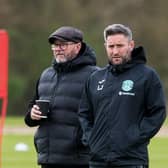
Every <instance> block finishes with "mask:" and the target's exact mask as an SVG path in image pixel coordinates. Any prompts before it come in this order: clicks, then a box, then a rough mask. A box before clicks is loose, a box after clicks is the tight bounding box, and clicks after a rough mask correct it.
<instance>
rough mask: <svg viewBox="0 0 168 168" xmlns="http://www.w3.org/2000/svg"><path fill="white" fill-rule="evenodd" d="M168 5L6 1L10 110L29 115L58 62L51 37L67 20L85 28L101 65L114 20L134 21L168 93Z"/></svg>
mask: <svg viewBox="0 0 168 168" xmlns="http://www.w3.org/2000/svg"><path fill="white" fill-rule="evenodd" d="M167 6H168V1H166V0H160V1H157V0H148V1H145V0H126V1H124V0H103V1H100V0H71V1H70V0H28V1H23V0H1V1H0V28H1V29H2V28H3V29H6V30H7V31H8V33H9V37H10V51H9V53H10V54H9V103H8V115H24V114H25V112H26V106H27V103H28V101H29V99H30V98H31V97H32V94H33V91H34V88H35V83H36V80H37V79H38V77H39V75H40V73H41V71H42V70H43V69H44V68H46V67H47V66H48V65H50V64H51V61H52V52H51V51H50V46H49V44H48V36H49V34H50V33H52V32H53V31H54V30H55V29H56V28H58V27H60V26H63V25H70V26H75V27H78V28H79V29H81V30H82V31H83V32H84V36H85V41H86V42H87V43H89V44H90V45H91V46H92V47H93V48H94V49H95V51H96V53H97V62H98V65H99V66H104V65H106V63H107V58H106V53H105V51H104V44H103V43H104V41H103V30H104V28H105V27H106V26H107V25H109V24H113V23H122V24H126V25H128V26H129V27H130V28H131V29H132V31H133V34H134V39H135V41H136V44H137V45H143V46H144V47H145V49H146V53H147V59H148V64H149V65H152V66H153V67H154V68H155V69H156V70H157V71H158V73H159V75H160V77H161V80H162V81H163V85H164V87H165V92H166V93H168V84H167V81H168V76H167V74H166V72H168V66H167V62H168V57H167V55H168V51H167V47H166V46H167V37H168V28H167V27H168V22H167V19H166V18H167V17H168V12H167ZM67 89H68V88H67Z"/></svg>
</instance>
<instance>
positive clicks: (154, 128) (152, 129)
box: [140, 71, 166, 142]
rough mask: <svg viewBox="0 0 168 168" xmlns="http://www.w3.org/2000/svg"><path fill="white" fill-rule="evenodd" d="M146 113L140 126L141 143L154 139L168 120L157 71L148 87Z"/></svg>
mask: <svg viewBox="0 0 168 168" xmlns="http://www.w3.org/2000/svg"><path fill="white" fill-rule="evenodd" d="M145 92H146V94H145V95H146V97H145V100H146V111H145V114H144V117H143V119H142V121H141V124H140V139H141V142H144V141H146V140H149V139H150V138H152V137H153V136H154V135H155V134H156V133H157V132H158V131H159V129H160V128H161V126H162V124H163V122H164V120H165V118H166V103H165V96H164V93H163V87H162V84H161V82H160V79H159V77H158V75H157V73H156V72H155V71H153V73H152V75H151V78H150V80H149V81H148V86H147V87H146V90H145Z"/></svg>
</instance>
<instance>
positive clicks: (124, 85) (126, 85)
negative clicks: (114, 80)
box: [122, 80, 134, 92]
mask: <svg viewBox="0 0 168 168" xmlns="http://www.w3.org/2000/svg"><path fill="white" fill-rule="evenodd" d="M133 86H134V82H133V81H132V80H125V81H123V83H122V90H123V91H126V92H128V91H130V90H132V88H133Z"/></svg>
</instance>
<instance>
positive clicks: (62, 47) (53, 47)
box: [51, 42, 76, 50]
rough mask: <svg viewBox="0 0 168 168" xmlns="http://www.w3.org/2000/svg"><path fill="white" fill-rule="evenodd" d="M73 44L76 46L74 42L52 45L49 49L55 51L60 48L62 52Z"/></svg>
mask: <svg viewBox="0 0 168 168" xmlns="http://www.w3.org/2000/svg"><path fill="white" fill-rule="evenodd" d="M73 44H76V43H74V42H62V43H54V44H52V45H51V49H52V50H55V49H57V48H60V49H62V50H65V49H66V48H67V47H68V45H73Z"/></svg>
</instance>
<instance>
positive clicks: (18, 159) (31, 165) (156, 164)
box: [2, 118, 168, 168]
mask: <svg viewBox="0 0 168 168" xmlns="http://www.w3.org/2000/svg"><path fill="white" fill-rule="evenodd" d="M167 123H168V122H167V121H166V122H165V125H166V126H168V124H167ZM6 125H7V126H11V127H18V126H19V127H25V125H24V122H23V118H7V120H6ZM18 143H24V144H26V145H28V150H27V151H16V150H15V146H16V144H18ZM149 160H150V167H149V168H168V137H155V138H153V139H152V141H151V143H150V145H149ZM19 167H24V168H40V166H37V163H36V152H35V149H34V145H33V134H29V135H25V133H24V132H23V134H22V132H19V134H16V133H10V134H9V133H8V134H4V136H3V146H2V168H19Z"/></svg>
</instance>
